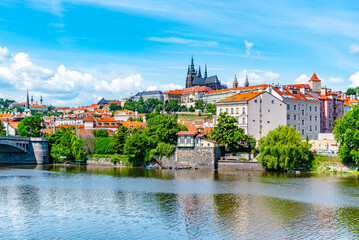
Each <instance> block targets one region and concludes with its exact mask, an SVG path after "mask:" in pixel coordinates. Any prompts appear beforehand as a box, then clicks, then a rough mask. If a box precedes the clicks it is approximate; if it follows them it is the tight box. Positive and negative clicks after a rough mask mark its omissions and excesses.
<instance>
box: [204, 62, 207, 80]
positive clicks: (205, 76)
mask: <svg viewBox="0 0 359 240" xmlns="http://www.w3.org/2000/svg"><path fill="white" fill-rule="evenodd" d="M204 78H207V64H206V65H205V66H204Z"/></svg>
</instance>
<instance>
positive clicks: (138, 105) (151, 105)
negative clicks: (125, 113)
mask: <svg viewBox="0 0 359 240" xmlns="http://www.w3.org/2000/svg"><path fill="white" fill-rule="evenodd" d="M158 104H161V105H162V101H160V100H158V99H157V98H148V99H147V100H146V101H144V100H143V98H142V96H141V97H140V99H139V100H138V101H133V100H128V101H126V102H125V104H124V106H123V109H128V110H132V111H135V110H136V109H137V111H138V112H139V113H151V112H153V110H154V109H155V108H156V106H157V105H158Z"/></svg>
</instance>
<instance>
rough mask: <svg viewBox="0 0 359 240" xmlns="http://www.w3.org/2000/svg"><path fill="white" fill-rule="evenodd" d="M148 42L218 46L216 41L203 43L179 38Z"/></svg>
mask: <svg viewBox="0 0 359 240" xmlns="http://www.w3.org/2000/svg"><path fill="white" fill-rule="evenodd" d="M146 40H148V41H153V42H163V43H175V44H191V45H205V46H217V45H218V43H217V42H215V41H202V40H195V39H186V38H178V37H164V38H161V37H149V38H147V39H146Z"/></svg>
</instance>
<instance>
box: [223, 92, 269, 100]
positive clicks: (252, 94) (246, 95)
mask: <svg viewBox="0 0 359 240" xmlns="http://www.w3.org/2000/svg"><path fill="white" fill-rule="evenodd" d="M262 93H264V91H263V92H245V93H237V94H234V95H232V96H230V97H227V98H225V99H222V100H220V101H218V103H228V102H247V101H249V100H251V99H253V98H255V97H257V96H259V95H261V94H262Z"/></svg>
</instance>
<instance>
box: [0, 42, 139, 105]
mask: <svg viewBox="0 0 359 240" xmlns="http://www.w3.org/2000/svg"><path fill="white" fill-rule="evenodd" d="M3 56H5V57H6V58H4V57H3ZM0 57H3V58H2V59H3V61H1V62H0V84H1V86H2V89H5V88H6V92H3V94H4V93H5V94H7V95H8V96H9V95H10V94H14V93H15V94H14V95H15V96H16V95H18V97H19V99H17V100H19V101H20V100H24V97H25V91H26V89H27V88H28V89H29V91H30V92H31V94H34V95H35V96H38V97H39V96H40V95H43V96H44V97H45V96H46V99H45V104H54V105H56V104H61V103H64V104H65V103H66V104H68V105H71V106H73V105H78V104H82V105H86V104H90V103H92V102H94V101H97V99H98V98H101V97H106V98H114V99H119V98H121V96H126V95H129V94H130V93H131V92H135V91H137V90H139V89H141V88H143V79H142V76H141V75H140V74H132V73H131V74H127V76H124V77H122V78H114V79H110V80H102V79H97V78H96V77H94V76H93V75H92V74H90V73H86V72H80V71H75V70H70V69H67V68H66V67H65V66H64V65H60V66H59V67H58V68H57V69H56V70H52V69H49V68H45V67H41V66H38V65H36V64H34V63H33V62H32V61H31V59H30V57H29V55H28V54H26V53H17V54H10V52H9V50H8V49H7V48H6V47H4V48H1V47H0ZM0 90H1V89H0ZM46 101H47V102H46Z"/></svg>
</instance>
